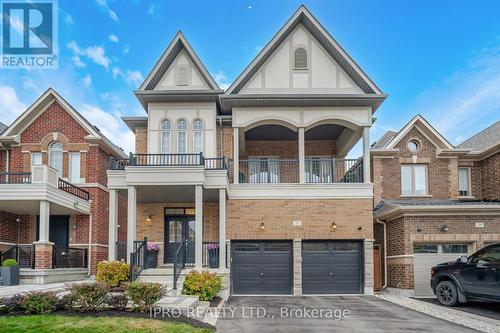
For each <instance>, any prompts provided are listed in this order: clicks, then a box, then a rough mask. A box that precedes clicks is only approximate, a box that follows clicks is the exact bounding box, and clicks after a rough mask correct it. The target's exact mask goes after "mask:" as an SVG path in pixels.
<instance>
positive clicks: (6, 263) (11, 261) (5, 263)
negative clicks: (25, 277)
mask: <svg viewBox="0 0 500 333" xmlns="http://www.w3.org/2000/svg"><path fill="white" fill-rule="evenodd" d="M2 266H3V267H16V266H18V264H17V261H16V260H15V259H5V260H4V261H3V263H2Z"/></svg>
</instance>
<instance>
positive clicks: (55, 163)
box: [49, 141, 63, 177]
mask: <svg viewBox="0 0 500 333" xmlns="http://www.w3.org/2000/svg"><path fill="white" fill-rule="evenodd" d="M49 165H50V167H52V168H54V169H56V170H57V171H58V173H59V177H60V176H62V166H63V146H62V144H61V143H60V142H57V141H54V142H52V143H51V144H50V145H49Z"/></svg>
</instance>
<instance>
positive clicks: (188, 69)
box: [154, 49, 210, 90]
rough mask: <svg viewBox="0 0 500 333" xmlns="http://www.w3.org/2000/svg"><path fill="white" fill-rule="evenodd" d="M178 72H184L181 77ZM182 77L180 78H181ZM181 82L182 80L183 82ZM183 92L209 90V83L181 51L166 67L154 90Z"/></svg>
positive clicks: (187, 55) (184, 52)
mask: <svg viewBox="0 0 500 333" xmlns="http://www.w3.org/2000/svg"><path fill="white" fill-rule="evenodd" d="M180 71H185V73H183V74H182V75H181V74H180ZM181 76H182V77H181ZM184 79H185V81H183V82H181V81H182V80H184ZM173 89H177V90H185V89H199V90H204V89H207V90H208V89H210V86H209V83H208V82H207V81H206V80H205V78H204V77H203V75H202V74H201V73H200V71H199V70H198V69H197V67H196V65H195V63H194V62H193V60H192V59H191V57H190V56H189V54H188V53H187V52H186V50H185V49H182V50H181V51H180V52H179V54H177V56H176V57H175V59H174V61H173V62H172V64H170V66H169V67H168V69H167V71H166V72H165V74H164V75H163V77H162V78H161V79H160V81H159V82H158V84H157V85H156V87H154V90H173Z"/></svg>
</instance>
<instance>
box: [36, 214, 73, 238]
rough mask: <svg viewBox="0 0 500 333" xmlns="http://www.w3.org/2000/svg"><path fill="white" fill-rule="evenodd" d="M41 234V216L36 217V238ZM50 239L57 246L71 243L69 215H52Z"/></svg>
mask: <svg viewBox="0 0 500 333" xmlns="http://www.w3.org/2000/svg"><path fill="white" fill-rule="evenodd" d="M39 235H40V216H38V215H37V217H36V240H39V239H40V238H39ZM49 241H50V242H52V243H54V245H56V246H68V244H69V216H67V215H50V222H49Z"/></svg>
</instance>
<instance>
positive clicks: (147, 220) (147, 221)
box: [146, 215, 153, 224]
mask: <svg viewBox="0 0 500 333" xmlns="http://www.w3.org/2000/svg"><path fill="white" fill-rule="evenodd" d="M151 217H152V216H151V215H149V216H148V218H147V219H146V224H151V223H153V220H152V219H151Z"/></svg>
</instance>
